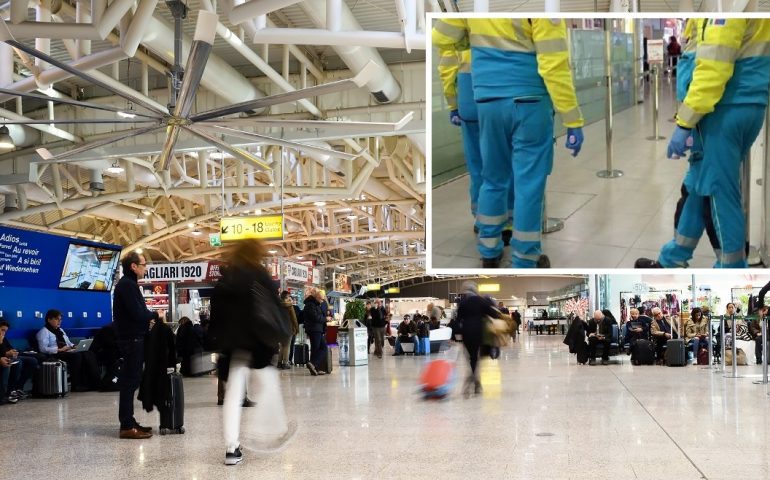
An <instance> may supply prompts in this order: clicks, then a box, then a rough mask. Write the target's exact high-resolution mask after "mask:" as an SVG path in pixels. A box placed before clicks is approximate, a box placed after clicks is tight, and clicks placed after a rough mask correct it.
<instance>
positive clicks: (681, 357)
mask: <svg viewBox="0 0 770 480" xmlns="http://www.w3.org/2000/svg"><path fill="white" fill-rule="evenodd" d="M666 365H667V366H669V367H684V366H685V365H687V356H686V355H685V351H684V340H683V339H681V338H672V339H670V340H669V341H668V342H666Z"/></svg>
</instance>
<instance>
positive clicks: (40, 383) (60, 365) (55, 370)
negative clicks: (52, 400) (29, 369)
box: [33, 360, 69, 397]
mask: <svg viewBox="0 0 770 480" xmlns="http://www.w3.org/2000/svg"><path fill="white" fill-rule="evenodd" d="M33 389H34V391H35V393H36V394H38V395H43V396H56V397H64V396H65V395H67V392H69V385H67V364H66V363H64V362H62V361H61V360H56V361H53V362H43V363H42V364H40V368H39V369H38V371H37V376H36V378H35V383H34V385H33Z"/></svg>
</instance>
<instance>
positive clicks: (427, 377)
mask: <svg viewBox="0 0 770 480" xmlns="http://www.w3.org/2000/svg"><path fill="white" fill-rule="evenodd" d="M455 377H456V374H455V366H454V362H450V361H449V360H431V361H430V362H428V363H427V364H426V365H425V368H424V369H423V371H422V373H421V374H420V380H419V384H420V390H422V394H423V396H424V397H425V398H426V399H428V398H436V399H440V398H444V397H446V396H447V395H449V392H450V391H451V390H452V387H453V385H454V382H455Z"/></svg>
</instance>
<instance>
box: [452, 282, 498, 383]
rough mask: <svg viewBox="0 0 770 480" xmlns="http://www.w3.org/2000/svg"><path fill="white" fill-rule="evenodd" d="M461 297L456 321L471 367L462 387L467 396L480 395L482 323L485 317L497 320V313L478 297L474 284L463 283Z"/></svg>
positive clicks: (486, 301) (490, 303)
mask: <svg viewBox="0 0 770 480" xmlns="http://www.w3.org/2000/svg"><path fill="white" fill-rule="evenodd" d="M462 295H463V298H462V300H460V305H459V306H458V308H457V321H458V322H459V323H461V325H462V327H461V328H462V330H461V332H462V335H463V345H465V349H466V350H467V351H468V361H469V363H470V367H471V374H470V375H469V376H468V378H467V380H466V381H465V386H464V387H463V392H465V394H466V396H468V395H469V394H470V393H471V391H472V392H473V393H475V394H479V393H481V381H480V380H479V376H478V374H477V372H476V367H477V366H478V361H479V352H480V350H481V345H482V337H483V335H484V321H485V319H486V317H487V316H489V317H492V318H497V315H498V311H497V309H495V305H494V303H492V301H491V300H489V299H487V298H485V297H482V296H480V295H479V288H478V285H476V283H475V282H471V281H468V282H465V283H463V286H462Z"/></svg>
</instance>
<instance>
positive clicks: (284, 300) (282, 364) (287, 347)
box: [278, 290, 299, 370]
mask: <svg viewBox="0 0 770 480" xmlns="http://www.w3.org/2000/svg"><path fill="white" fill-rule="evenodd" d="M281 306H282V307H283V308H284V309H285V310H286V312H287V317H288V318H289V321H290V322H291V337H290V338H287V339H286V341H284V342H281V353H280V354H279V357H278V358H279V361H278V368H279V369H280V370H288V369H291V363H290V362H289V353H290V352H291V349H292V348H293V346H294V339H295V338H297V333H299V324H298V323H297V315H296V313H295V312H294V305H292V303H291V295H290V294H289V291H288V290H284V291H283V292H281Z"/></svg>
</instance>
